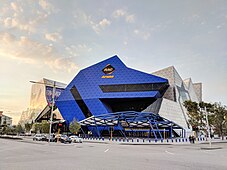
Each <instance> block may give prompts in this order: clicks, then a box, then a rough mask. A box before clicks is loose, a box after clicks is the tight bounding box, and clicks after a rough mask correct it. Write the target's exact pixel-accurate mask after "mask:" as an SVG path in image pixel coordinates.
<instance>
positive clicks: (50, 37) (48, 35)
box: [45, 32, 62, 42]
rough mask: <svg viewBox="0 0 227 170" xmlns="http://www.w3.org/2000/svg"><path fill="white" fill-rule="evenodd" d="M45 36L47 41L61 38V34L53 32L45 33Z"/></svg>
mask: <svg viewBox="0 0 227 170" xmlns="http://www.w3.org/2000/svg"><path fill="white" fill-rule="evenodd" d="M45 38H46V39H47V40H49V41H53V42H57V41H58V40H61V39H62V36H61V35H60V34H59V33H57V32H55V33H46V34H45Z"/></svg>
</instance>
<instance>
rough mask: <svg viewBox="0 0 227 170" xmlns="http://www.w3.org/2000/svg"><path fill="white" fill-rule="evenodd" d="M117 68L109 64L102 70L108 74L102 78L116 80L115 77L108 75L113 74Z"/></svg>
mask: <svg viewBox="0 0 227 170" xmlns="http://www.w3.org/2000/svg"><path fill="white" fill-rule="evenodd" d="M114 70H115V68H114V67H113V66H111V65H110V64H108V65H107V66H106V67H105V68H103V69H102V72H103V73H105V74H107V75H104V76H102V78H103V79H104V78H105V79H111V78H114V76H113V75H108V74H112V73H113V72H114Z"/></svg>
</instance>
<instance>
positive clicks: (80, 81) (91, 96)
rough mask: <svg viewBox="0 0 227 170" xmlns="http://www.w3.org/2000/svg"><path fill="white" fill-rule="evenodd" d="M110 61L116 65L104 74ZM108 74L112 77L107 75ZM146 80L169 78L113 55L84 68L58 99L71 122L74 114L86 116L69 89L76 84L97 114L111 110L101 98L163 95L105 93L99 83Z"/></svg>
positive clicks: (139, 81)
mask: <svg viewBox="0 0 227 170" xmlns="http://www.w3.org/2000/svg"><path fill="white" fill-rule="evenodd" d="M108 64H110V65H111V66H112V67H114V69H115V70H114V71H113V73H111V74H105V73H104V72H103V71H102V70H103V69H104V68H105V67H106V66H107V65H108ZM103 76H107V78H103ZM108 76H112V77H111V78H108ZM143 83H168V80H167V79H164V78H161V77H157V76H154V75H151V74H147V73H144V72H141V71H137V70H134V69H131V68H128V67H126V65H125V64H124V63H123V62H122V61H121V60H120V59H119V58H118V57H117V56H113V57H111V58H109V59H107V60H104V61H102V62H100V63H97V64H95V65H92V66H90V67H88V68H85V69H83V70H81V71H80V72H79V73H78V74H77V75H76V76H75V78H74V79H73V80H72V81H71V82H70V83H69V85H68V86H67V87H66V89H65V90H64V91H63V92H62V94H61V95H60V97H59V98H58V100H57V101H56V105H57V107H58V108H59V110H60V112H61V114H62V116H63V118H64V119H65V120H66V121H68V122H70V121H72V120H73V118H74V117H76V118H77V119H78V120H82V119H84V118H85V115H84V113H83V112H82V110H81V108H80V106H79V105H78V104H77V102H76V101H75V99H74V97H73V96H72V94H71V91H70V89H71V88H72V87H73V86H75V87H76V89H77V91H78V93H79V95H80V96H81V100H82V101H83V102H84V103H85V105H86V107H87V108H88V109H89V111H90V112H91V114H92V115H94V116H95V115H100V114H105V113H110V112H112V110H111V108H110V107H109V106H108V105H106V104H104V103H102V101H101V100H100V99H118V98H119V99H133V98H135V99H140V98H153V99H155V98H158V97H161V95H160V93H159V91H143V92H142V91H141V92H114V93H103V92H102V90H101V89H100V87H99V85H118V84H143Z"/></svg>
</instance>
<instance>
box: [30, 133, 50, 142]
mask: <svg viewBox="0 0 227 170" xmlns="http://www.w3.org/2000/svg"><path fill="white" fill-rule="evenodd" d="M46 138H47V137H46V135H44V134H36V135H35V136H34V137H33V141H46Z"/></svg>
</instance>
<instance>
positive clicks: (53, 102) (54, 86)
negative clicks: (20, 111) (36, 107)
mask: <svg viewBox="0 0 227 170" xmlns="http://www.w3.org/2000/svg"><path fill="white" fill-rule="evenodd" d="M30 82H31V83H34V84H44V85H47V86H50V87H52V88H53V89H52V105H51V112H50V128H49V140H48V143H50V136H51V130H52V123H53V112H54V104H55V100H54V97H55V90H56V81H54V83H53V85H52V84H51V85H50V84H46V83H42V82H35V81H30Z"/></svg>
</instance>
